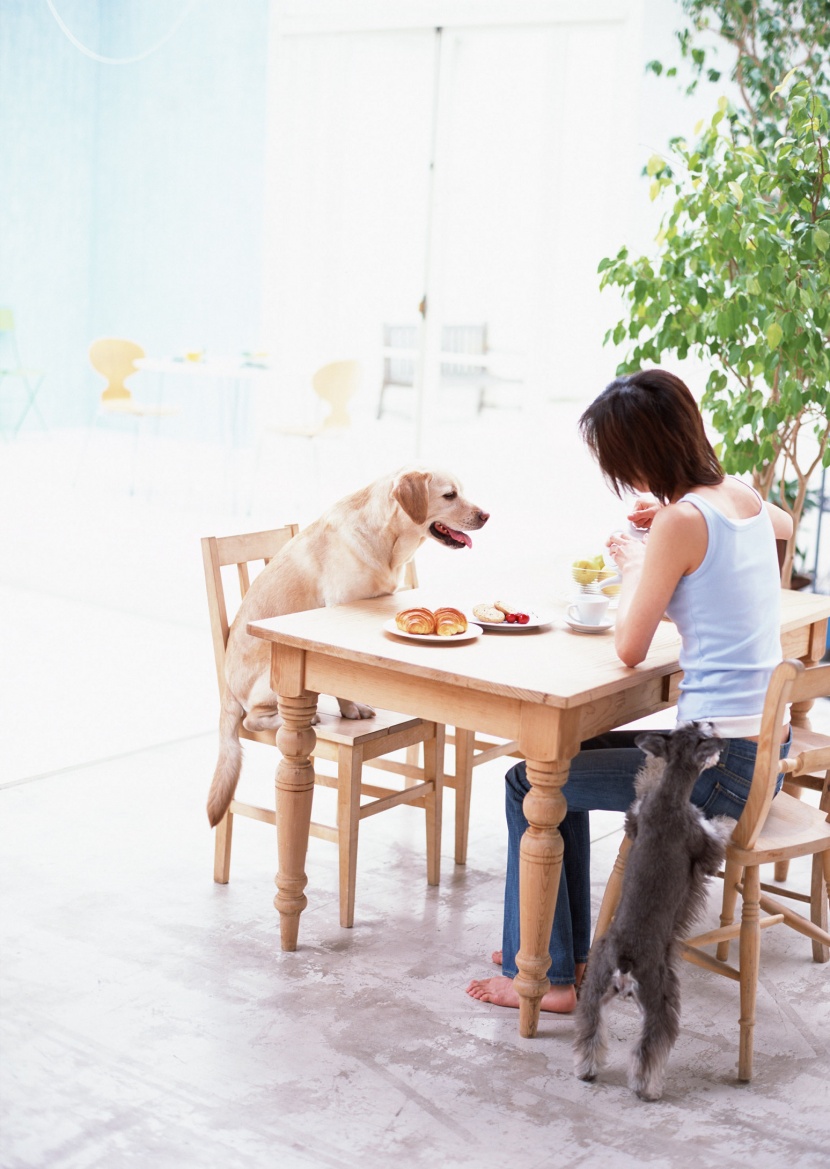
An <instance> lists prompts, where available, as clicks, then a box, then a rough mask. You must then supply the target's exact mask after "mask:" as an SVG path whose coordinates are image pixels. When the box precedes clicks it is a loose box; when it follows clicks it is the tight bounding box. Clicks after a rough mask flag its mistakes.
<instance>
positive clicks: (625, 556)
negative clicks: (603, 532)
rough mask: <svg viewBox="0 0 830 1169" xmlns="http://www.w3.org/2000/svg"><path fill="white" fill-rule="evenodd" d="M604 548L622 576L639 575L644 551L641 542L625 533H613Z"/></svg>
mask: <svg viewBox="0 0 830 1169" xmlns="http://www.w3.org/2000/svg"><path fill="white" fill-rule="evenodd" d="M605 546H606V548H607V549H608V555H609V556H610V557H611V559H612V560H613V561H614V564H615V565H616V566H617V568H618V569H619V570H620V573H621V575H622V576H627V575H631V574H639V573H640V572H641V571H642V567H643V560H644V559H645V554H646V550H645V546H644V544H643V542H642V541H641V540H636V539H634V537H632V536H629V535H627V534H626V533H625V532H614V533H613V535H611V536H609V537H608V539H607V540H606V542H605Z"/></svg>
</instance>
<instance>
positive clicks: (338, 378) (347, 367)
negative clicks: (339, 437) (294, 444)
mask: <svg viewBox="0 0 830 1169" xmlns="http://www.w3.org/2000/svg"><path fill="white" fill-rule="evenodd" d="M311 384H312V387H313V388H314V392H315V394H316V395H317V397H318V398H320V400H321V401H323V402H325V403H326V404H327V405H328V406H329V413H328V414H327V415H326V417H325V418H324V420H323V423H322V429H323V430H334V429H338V428H343V427H346V426H350V425H351V418H350V417H349V412H348V410H347V409H346V403H347V402H348V401H349V399H350V398H352V397H354V395H355V394H356V393H357V388H358V386H359V384H360V362H359V361H331V362H329V364H328V365H323V366H321V367H320V368H319V369H318V370H317V372H316V373H315V374H314V376H313V377H312V379H311Z"/></svg>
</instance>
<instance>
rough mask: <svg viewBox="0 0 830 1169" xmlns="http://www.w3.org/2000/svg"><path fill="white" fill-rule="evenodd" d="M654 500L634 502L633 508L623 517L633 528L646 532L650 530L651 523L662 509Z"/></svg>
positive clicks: (660, 504)
mask: <svg viewBox="0 0 830 1169" xmlns="http://www.w3.org/2000/svg"><path fill="white" fill-rule="evenodd" d="M662 506H663V505H662V503H659V502H658V501H657V500H655V499H642V498H641V499H637V500H635V501H634V508H633V510H632V511H631V512H629V514H628V515H627V516H626V517H625V518H626V519H627V520H628V521H629V522H630V523H631V524H633V525H634V527H635V528H639V529H640V530H641V531H644V532H647V531H648V530H649V529H650V528H651V521H652V520H653V519H654V517H655V516H656V515H657V513H658V511H660V509H661V507H662Z"/></svg>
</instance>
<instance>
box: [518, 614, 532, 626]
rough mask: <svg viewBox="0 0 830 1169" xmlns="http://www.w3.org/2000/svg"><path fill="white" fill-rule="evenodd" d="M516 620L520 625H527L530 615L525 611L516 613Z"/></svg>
mask: <svg viewBox="0 0 830 1169" xmlns="http://www.w3.org/2000/svg"><path fill="white" fill-rule="evenodd" d="M516 620H517V621H518V623H519V624H520V625H527V623H528V621H529V620H530V616H529V615H528V614H527V613H517V614H516Z"/></svg>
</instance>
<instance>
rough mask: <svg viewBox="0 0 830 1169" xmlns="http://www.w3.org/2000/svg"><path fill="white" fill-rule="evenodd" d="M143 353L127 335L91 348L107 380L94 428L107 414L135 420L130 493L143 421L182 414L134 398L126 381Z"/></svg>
mask: <svg viewBox="0 0 830 1169" xmlns="http://www.w3.org/2000/svg"><path fill="white" fill-rule="evenodd" d="M143 356H144V350H143V349H142V348H141V346H140V345H138V344H136V342H135V341H129V340H127V339H126V338H124V337H100V338H99V339H98V340H97V341H93V342H92V344H91V345H90V347H89V361H90V364H91V366H92V368H93V369H94V370H95V372H96V373H99V374H100V375H101V376H102V377H103V378H104V380H105V381H106V383H107V384H106V386H105V387H104V389H103V390H102V392H101V397H100V400H99V403H98V411H97V412H96V415H95V417H94V419H93V428H94V427H95V425H96V424H97V423H98V422H99V421H100V420H101V419H102V418H105V417H107V415H109V416H116V415H117V416H122V417H124V416H126V417H128V418H132V419H134V421H135V428H134V437H133V448H132V459H131V467H130V488H129V490H130V494H132V493H133V491H134V490H135V477H136V465H137V463H138V447H139V443H140V441H141V432H142V426H143V424H144V420H145V419H149V418H155V419H157V420H158V419H160V418H169V417H170V416H171V415H173V414H178V413H179V408H178V406H173V405H169V406H167V405H163V404H156V403H153V402H137V401H136V400H135V398H134V397H133V394H132V391H131V390H130V389H129V387H128V386H127V385H126V382H127V380H128V378H131V377H132V376H133V374H135V373H136V372H137V367H136V364H135V363H136V361H138V360H140V359H141V358H142V357H143ZM84 461H85V460H84Z"/></svg>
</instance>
